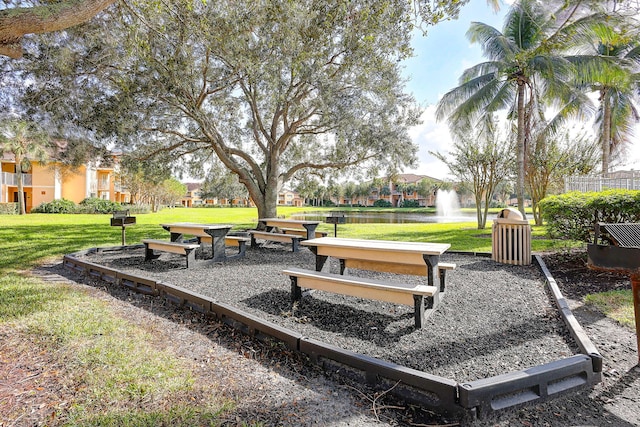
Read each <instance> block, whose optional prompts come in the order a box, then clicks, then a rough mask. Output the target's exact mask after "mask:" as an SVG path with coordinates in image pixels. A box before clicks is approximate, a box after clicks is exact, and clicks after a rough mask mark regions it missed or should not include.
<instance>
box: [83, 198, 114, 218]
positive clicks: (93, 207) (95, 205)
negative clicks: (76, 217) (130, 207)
mask: <svg viewBox="0 0 640 427" xmlns="http://www.w3.org/2000/svg"><path fill="white" fill-rule="evenodd" d="M120 210H123V207H122V205H121V204H120V203H117V202H112V201H111V200H105V199H98V198H97V197H88V198H86V199H84V200H83V201H81V202H80V209H79V211H80V212H82V213H102V214H107V213H112V212H113V211H120Z"/></svg>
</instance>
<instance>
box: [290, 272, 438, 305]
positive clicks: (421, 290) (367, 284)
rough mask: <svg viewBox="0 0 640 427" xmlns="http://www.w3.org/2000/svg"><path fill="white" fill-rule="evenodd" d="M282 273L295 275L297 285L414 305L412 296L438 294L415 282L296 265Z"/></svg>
mask: <svg viewBox="0 0 640 427" xmlns="http://www.w3.org/2000/svg"><path fill="white" fill-rule="evenodd" d="M283 272H284V273H285V274H287V275H289V276H296V277H298V280H299V281H298V285H299V286H300V287H303V288H311V289H318V290H322V291H328V292H333V293H338V294H342V295H349V296H353V297H358V298H366V299H375V300H379V301H386V302H391V303H394V304H403V305H408V306H413V305H414V298H413V295H422V296H434V295H435V294H437V293H438V288H437V287H435V286H426V285H417V286H414V287H407V286H402V285H393V284H389V283H385V282H381V281H378V280H373V279H363V278H359V277H350V276H342V275H339V274H332V273H324V272H318V271H312V270H304V269H299V268H290V269H287V270H284V271H283Z"/></svg>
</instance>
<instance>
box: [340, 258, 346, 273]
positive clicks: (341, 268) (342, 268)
mask: <svg viewBox="0 0 640 427" xmlns="http://www.w3.org/2000/svg"><path fill="white" fill-rule="evenodd" d="M346 268H347V262H346V261H345V260H343V259H341V260H340V274H341V275H342V274H344V270H345V269H346Z"/></svg>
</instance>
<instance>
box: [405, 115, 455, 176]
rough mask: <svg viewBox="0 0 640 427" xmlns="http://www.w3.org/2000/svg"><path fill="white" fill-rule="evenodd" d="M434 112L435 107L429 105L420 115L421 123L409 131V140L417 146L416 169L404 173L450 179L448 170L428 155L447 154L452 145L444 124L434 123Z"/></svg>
mask: <svg viewBox="0 0 640 427" xmlns="http://www.w3.org/2000/svg"><path fill="white" fill-rule="evenodd" d="M435 110H436V107H435V105H429V106H428V107H427V108H426V109H425V111H424V112H423V113H422V121H423V123H422V124H421V125H419V126H415V127H413V128H411V129H410V130H409V135H410V136H411V139H412V140H413V142H414V143H415V144H416V145H418V167H417V168H414V169H410V170H405V171H404V172H407V173H415V174H419V175H428V176H430V177H432V178H438V179H451V177H450V173H449V168H447V166H446V165H445V164H444V163H442V162H441V161H440V160H438V159H437V158H435V157H434V156H433V155H432V154H430V153H429V152H430V151H433V152H438V153H447V152H448V150H449V149H450V147H451V145H452V140H451V136H450V134H449V129H448V127H447V125H446V123H439V122H437V121H436V117H435Z"/></svg>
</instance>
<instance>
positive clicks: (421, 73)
mask: <svg viewBox="0 0 640 427" xmlns="http://www.w3.org/2000/svg"><path fill="white" fill-rule="evenodd" d="M509 3H511V1H509ZM508 8H509V4H508V3H506V2H505V1H504V0H502V1H501V7H500V10H499V11H498V12H497V13H495V12H494V11H493V9H492V8H491V7H490V6H489V5H487V2H486V0H471V1H470V2H469V3H468V4H467V5H465V6H464V7H463V8H462V12H461V14H460V17H459V18H458V19H457V20H455V21H448V22H442V23H439V24H437V25H436V26H434V27H430V28H429V29H428V33H427V35H426V36H423V35H422V34H421V33H416V35H415V36H414V39H413V48H414V57H413V58H411V59H410V60H408V61H405V63H404V65H405V69H404V75H405V76H406V77H407V78H409V79H410V80H409V82H408V83H407V91H409V92H411V93H413V95H414V96H415V98H416V100H417V101H418V103H419V104H420V105H421V106H422V107H423V108H424V113H423V115H422V119H423V124H422V125H420V126H417V127H415V128H413V129H411V130H410V135H411V137H412V139H413V141H414V143H416V144H418V146H419V152H418V159H419V165H418V167H416V168H413V169H405V171H404V172H411V173H417V174H421V175H429V176H431V177H434V178H440V179H446V178H450V176H449V171H448V168H447V167H446V166H445V165H444V163H442V162H441V161H439V160H437V159H436V158H435V157H433V156H432V155H431V154H429V151H434V152H440V153H446V152H447V151H448V150H449V148H450V147H451V143H452V142H451V138H450V136H449V131H448V129H447V125H446V124H445V123H444V122H443V123H438V122H436V120H435V117H434V112H435V105H436V104H437V102H438V100H439V99H440V97H441V96H442V95H443V94H445V93H446V92H448V91H449V90H450V89H452V88H454V87H456V86H457V85H458V78H459V77H460V75H461V74H462V72H463V71H464V70H465V69H467V68H469V67H470V66H472V65H475V64H477V63H480V62H482V61H483V60H484V58H483V57H482V52H481V50H480V47H479V46H478V45H477V44H475V45H472V44H471V43H469V41H468V40H467V37H466V32H467V30H468V29H469V25H470V24H471V22H473V21H478V22H483V23H485V24H489V25H492V26H494V27H496V28H498V29H502V25H503V22H504V16H505V14H506V12H507V10H508ZM587 127H588V128H590V127H591V123H588V124H587ZM639 128H640V127H639ZM636 135H637V136H640V129H638V130H637V131H636ZM626 160H627V161H626V165H621V166H619V167H615V168H614V170H617V169H636V170H639V169H640V144H639V143H638V142H634V143H633V145H632V147H630V150H629V154H628V156H627V159H626Z"/></svg>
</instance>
